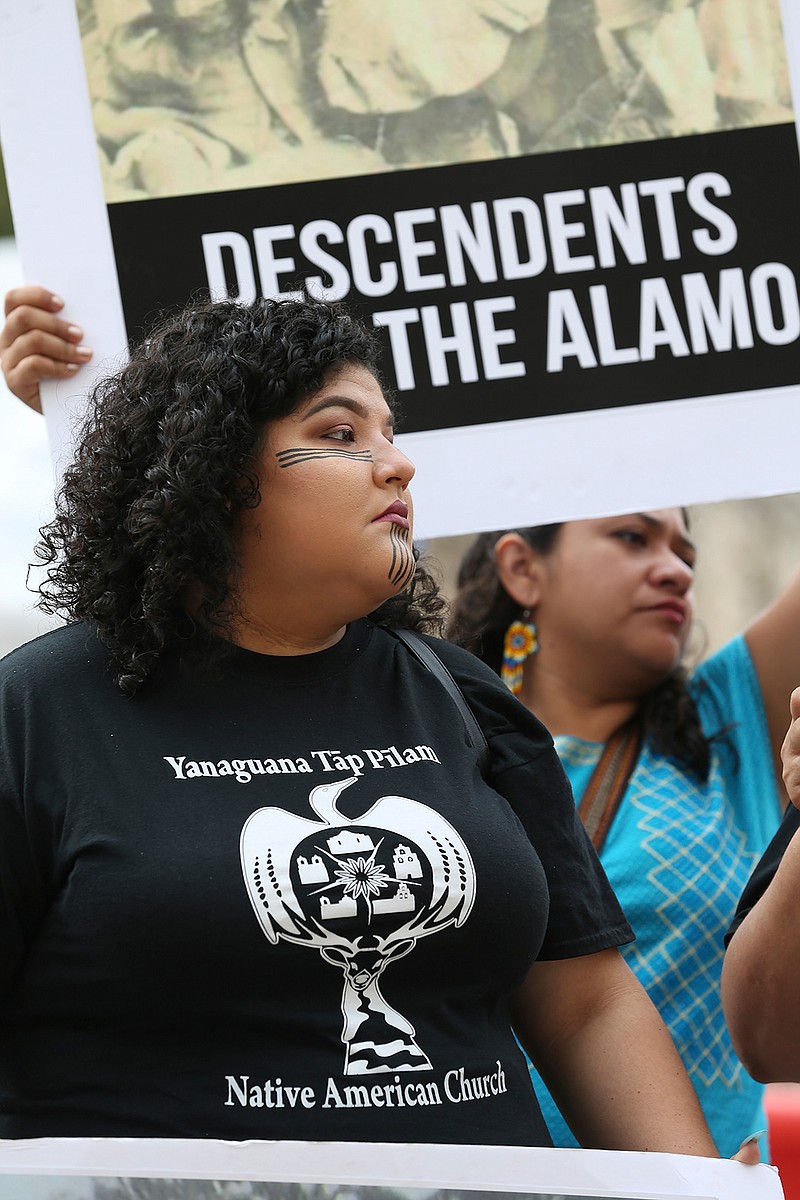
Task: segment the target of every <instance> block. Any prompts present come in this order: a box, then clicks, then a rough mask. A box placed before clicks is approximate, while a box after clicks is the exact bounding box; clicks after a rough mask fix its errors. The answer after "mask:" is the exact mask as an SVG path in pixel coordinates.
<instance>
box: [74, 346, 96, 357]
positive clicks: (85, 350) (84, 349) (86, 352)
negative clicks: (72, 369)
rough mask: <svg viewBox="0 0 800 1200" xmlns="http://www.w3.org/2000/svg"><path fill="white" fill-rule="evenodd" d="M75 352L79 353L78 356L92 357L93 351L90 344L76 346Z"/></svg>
mask: <svg viewBox="0 0 800 1200" xmlns="http://www.w3.org/2000/svg"><path fill="white" fill-rule="evenodd" d="M75 353H76V354H77V356H78V358H91V357H92V351H91V350H90V349H89V347H88V346H76V347H75Z"/></svg>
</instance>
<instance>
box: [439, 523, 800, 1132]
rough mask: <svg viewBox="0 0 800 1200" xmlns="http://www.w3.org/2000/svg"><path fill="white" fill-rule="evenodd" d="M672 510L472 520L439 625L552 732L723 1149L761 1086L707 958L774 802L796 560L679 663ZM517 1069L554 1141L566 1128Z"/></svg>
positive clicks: (684, 597)
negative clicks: (740, 619)
mask: <svg viewBox="0 0 800 1200" xmlns="http://www.w3.org/2000/svg"><path fill="white" fill-rule="evenodd" d="M686 520H687V518H686V514H685V512H684V511H683V510H681V509H663V510H660V511H655V512H643V513H632V514H625V515H622V516H614V517H607V518H602V519H598V520H584V521H568V522H566V523H564V524H554V525H544V526H537V527H532V528H527V529H515V530H508V531H506V532H502V533H501V532H494V533H485V534H482V535H480V537H478V538H477V539H476V541H475V542H474V543H473V544H472V546H471V547H470V548H469V550H468V551H467V553H466V555H465V557H464V560H463V562H462V564H461V569H460V573H459V578H458V585H459V590H458V594H457V598H456V601H455V605H454V611H453V623H452V627H451V630H450V633H451V636H452V637H454V638H455V639H456V640H458V641H459V642H460V643H461V644H462V645H464V646H467V647H469V648H470V649H471V650H473V651H474V652H475V653H477V654H478V655H479V656H480V657H481V658H482V659H483V661H484V662H485V663H487V664H488V665H489V666H491V667H492V669H493V670H495V671H496V672H497V673H498V674H500V675H502V677H503V678H504V680H505V681H506V682H507V684H508V686H509V688H510V689H511V690H512V691H513V692H515V693H516V695H517V696H518V697H519V699H520V700H521V701H522V702H523V703H524V704H525V705H526V706H527V707H528V708H529V709H530V710H531V711H532V712H535V713H536V715H537V716H538V717H539V719H540V720H541V721H543V722H544V724H545V726H546V727H547V728H548V729H549V730H550V732H551V733H552V734H553V735H554V736H555V744H556V749H557V751H558V754H559V756H560V758H561V761H562V763H563V765H564V767H565V768H566V772H567V775H568V776H569V779H570V782H571V784H572V788H573V791H574V794H575V799H576V802H577V803H578V805H579V809H580V813H581V816H582V817H583V819H584V823H585V826H586V828H587V830H588V831H589V832H590V833H591V835H592V838H593V841H594V843H595V846H596V848H597V849H598V850H599V853H600V859H601V862H602V863H603V866H604V867H605V869H606V872H607V874H608V877H609V879H610V881H611V884H612V886H613V887H614V889H615V891H616V893H617V895H618V897H619V899H620V902H621V903H622V906H623V908H624V910H625V913H626V915H627V916H628V918H629V920H630V921H631V925H632V926H633V929H634V931H635V933H636V941H635V942H634V943H632V944H631V945H629V946H626V947H625V949H624V950H623V955H624V957H625V958H626V960H627V962H628V963H629V965H630V966H631V967H632V969H633V971H634V972H635V974H636V975H637V976H638V978H639V980H640V981H641V982H642V983H643V984H644V986H645V988H646V989H647V991H648V992H649V994H650V997H651V999H652V1000H653V1002H654V1003H655V1005H656V1007H657V1008H658V1010H659V1012H660V1013H661V1016H662V1017H663V1019H664V1021H665V1022H666V1025H667V1028H668V1029H669V1030H670V1033H671V1034H672V1037H673V1039H674V1041H675V1044H676V1046H677V1048H678V1050H679V1052H680V1054H681V1057H682V1058H683V1061H684V1064H685V1066H686V1067H687V1070H688V1071H689V1075H690V1078H691V1080H692V1082H693V1084H694V1087H695V1089H696V1091H697V1094H698V1096H699V1098H700V1102H701V1104H702V1106H703V1110H704V1113H705V1116H706V1120H707V1121H708V1123H709V1126H710V1128H711V1131H712V1134H713V1135H714V1137H715V1140H716V1142H717V1144H718V1146H719V1147H720V1150H721V1151H722V1153H723V1154H725V1153H731V1152H732V1148H733V1147H734V1146H736V1145H738V1144H739V1138H740V1134H739V1131H740V1130H741V1129H742V1128H743V1127H747V1128H759V1127H763V1126H764V1124H765V1120H764V1117H763V1110H762V1107H761V1101H762V1091H763V1089H762V1088H761V1087H760V1086H759V1085H758V1084H756V1083H755V1082H754V1081H753V1080H752V1079H750V1078H749V1077H748V1076H747V1074H746V1073H745V1070H744V1068H743V1067H742V1064H741V1063H740V1062H739V1060H738V1058H737V1057H736V1054H735V1052H734V1049H733V1046H732V1044H731V1040H730V1036H729V1034H728V1031H727V1029H726V1027H725V1021H724V1016H723V1012H722V1006H721V1000H720V974H721V969H722V957H723V935H724V932H725V929H726V927H727V924H728V921H729V920H730V918H731V916H732V913H733V910H734V908H735V906H736V902H737V899H738V897H739V894H740V892H741V890H742V888H743V886H744V884H745V881H746V880H747V877H748V874H749V872H750V870H751V868H752V866H753V864H754V863H755V862H756V860H757V858H758V856H759V855H760V853H761V852H762V851H763V849H764V847H765V846H766V844H767V842H768V841H769V839H770V837H771V835H772V833H773V832H774V830H775V828H776V826H777V824H778V821H779V819H780V810H781V805H782V802H783V799H784V796H783V792H782V789H781V791H780V793H779V787H780V784H779V763H780V758H779V750H780V744H781V740H782V738H783V734H784V732H785V725H786V717H785V712H786V707H787V703H788V697H789V694H790V692H791V690H792V686H793V684H794V683H795V682H796V680H797V679H798V678H800V650H799V649H798V639H797V628H798V623H799V622H800V577H795V579H794V580H793V582H792V583H791V584H790V585H789V586H788V587H787V589H786V590H785V592H784V593H783V595H781V596H780V597H779V598H778V599H777V600H776V601H775V602H774V603H773V605H772V606H771V607H770V608H769V609H767V610H766V611H765V612H763V613H762V614H761V615H760V616H759V617H758V618H756V620H754V621H753V622H752V623H751V624H750V626H749V627H748V629H747V630H746V631H745V633H744V634H743V635H742V636H740V637H738V638H736V639H734V640H733V642H731V643H730V644H729V645H728V646H726V647H725V648H724V649H723V650H721V651H720V652H719V653H717V654H715V655H714V656H713V657H712V658H710V659H709V660H708V661H707V662H705V663H704V664H703V665H702V666H701V667H699V668H698V670H697V671H696V672H695V673H694V674H693V675H692V676H691V678H688V677H687V674H686V672H685V670H684V668H683V667H682V666H681V658H682V655H683V651H684V648H685V645H686V641H687V637H688V634H689V631H690V628H691V621H692V590H691V589H692V581H693V574H694V563H695V553H696V552H695V547H694V545H693V543H692V541H691V539H690V536H689V530H688V528H687V523H686ZM776 766H777V767H778V771H777V773H776ZM534 1082H535V1085H536V1087H537V1092H538V1093H539V1097H540V1102H541V1103H542V1106H543V1109H544V1113H545V1117H546V1119H547V1123H548V1126H549V1128H550V1132H551V1134H552V1135H553V1138H554V1141H555V1143H556V1145H562V1146H567V1145H574V1139H573V1137H572V1135H571V1134H570V1131H569V1129H568V1128H567V1124H566V1122H565V1120H564V1118H563V1117H562V1116H561V1114H560V1113H559V1112H558V1110H557V1107H556V1104H555V1103H554V1101H553V1099H552V1098H551V1096H549V1095H548V1094H547V1092H546V1090H545V1089H544V1087H543V1086H542V1083H541V1080H540V1079H538V1077H536V1075H535V1073H534ZM565 1116H566V1114H565Z"/></svg>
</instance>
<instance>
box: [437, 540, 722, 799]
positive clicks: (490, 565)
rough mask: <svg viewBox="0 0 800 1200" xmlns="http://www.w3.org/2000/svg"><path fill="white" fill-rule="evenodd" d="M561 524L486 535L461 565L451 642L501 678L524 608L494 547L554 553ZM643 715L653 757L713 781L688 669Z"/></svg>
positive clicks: (659, 689)
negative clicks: (503, 544) (508, 637)
mask: <svg viewBox="0 0 800 1200" xmlns="http://www.w3.org/2000/svg"><path fill="white" fill-rule="evenodd" d="M562 524H563V523H555V524H551V525H534V526H531V527H530V528H527V529H517V530H513V531H512V530H502V529H501V530H496V531H495V532H492V533H481V534H479V535H478V537H477V538H476V539H475V541H474V542H472V544H471V545H470V546H469V547H468V548H467V551H466V553H465V555H464V557H463V559H462V561H461V566H460V568H459V572H458V578H457V584H458V591H457V593H456V597H455V600H454V602H453V605H452V609H451V617H450V623H449V627H448V637H449V638H450V640H451V641H454V642H457V643H458V644H459V645H461V646H465V647H466V648H467V649H468V650H471V651H472V652H473V654H476V655H477V656H478V658H480V659H482V660H483V661H484V662H485V663H486V664H487V666H490V667H491V668H492V670H493V671H496V672H497V673H498V674H499V673H500V666H501V663H502V661H503V639H504V637H505V633H506V630H507V629H508V627H509V625H510V624H511V622H512V621H515V620H516V619H517V618H518V617H519V615H520V607H519V605H518V604H517V602H516V601H515V600H512V598H511V596H509V594H508V592H507V591H506V590H505V588H504V587H503V585H502V583H501V582H500V577H499V575H498V572H497V564H496V562H495V553H494V548H495V546H496V544H497V541H498V539H499V538H501V537H502V536H503V534H504V533H510V532H516V533H519V534H520V535H521V536H522V537H524V538H525V540H526V541H527V542H529V543H530V545H531V546H533V548H534V549H535V550H538V551H539V552H540V553H541V554H549V553H550V552H551V550H553V548H554V547H555V544H556V541H557V539H558V535H559V532H560V530H561V528H562ZM639 716H640V719H641V722H642V728H643V730H644V736H645V738H646V740H647V741H648V743H649V745H650V747H651V749H652V750H653V752H654V753H656V754H659V755H664V756H665V757H667V758H673V759H675V760H676V761H677V762H678V763H679V764H680V765H681V766H682V767H684V768H685V769H687V770H689V771H691V772H692V773H693V774H695V775H696V776H697V777H698V778H699V779H700V780H701V781H705V780H706V779H707V778H708V772H709V769H710V764H711V756H710V749H709V739H708V738H707V737H706V735H705V734H704V732H703V729H702V726H701V724H700V717H699V714H698V712H697V707H696V705H695V703H694V700H693V699H692V696H691V693H690V692H689V689H688V686H687V673H686V670H685V668H684V667H682V666H677V667H676V668H675V669H674V670H673V671H672V672H671V673H670V674H669V675H668V676H667V677H666V679H664V680H662V682H661V683H659V684H658V685H657V686H656V687H654V688H653V689H652V691H650V692H648V693H647V694H646V695H645V696H643V697H642V699H641V701H640V705H639Z"/></svg>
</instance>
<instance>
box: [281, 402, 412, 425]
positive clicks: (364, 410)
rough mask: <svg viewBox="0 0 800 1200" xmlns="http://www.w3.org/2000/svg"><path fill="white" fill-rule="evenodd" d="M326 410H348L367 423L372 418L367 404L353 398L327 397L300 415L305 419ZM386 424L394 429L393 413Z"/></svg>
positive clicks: (389, 415)
mask: <svg viewBox="0 0 800 1200" xmlns="http://www.w3.org/2000/svg"><path fill="white" fill-rule="evenodd" d="M326 408H346V409H349V411H350V412H352V413H355V415H356V416H357V417H361V419H362V420H365V421H366V420H368V419H369V416H370V409H369V408H368V407H367V406H366V404H362V403H361V401H360V400H354V399H353V397H352V396H325V397H323V399H322V400H317V401H316V403H315V404H312V405H311V407H310V408H307V409H306V410H305V411H304V412H303V413H301V414H300V415H301V417H302V418H303V419H305V418H306V417H313V416H314V415H315V414H316V413H318V412H322V411H323V410H324V409H326ZM384 424H385V426H386V428H387V429H392V430H393V429H394V420H393V418H392V415H391V413H389V414H388V416H387V418H386V421H385V422H384Z"/></svg>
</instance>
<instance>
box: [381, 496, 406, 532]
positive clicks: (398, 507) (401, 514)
mask: <svg viewBox="0 0 800 1200" xmlns="http://www.w3.org/2000/svg"><path fill="white" fill-rule="evenodd" d="M381 521H386V522H388V523H389V524H391V525H399V526H400V527H401V529H409V528H410V526H411V523H410V521H409V519H408V505H407V504H406V503H405V501H404V500H395V502H394V503H393V504H390V505H389V507H388V508H386V509H384V511H383V512H382V513H381V515H380V516H379V517H376V518H375V520H374V521H373V522H372V523H373V525H377V524H378V523H379V522H381Z"/></svg>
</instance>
